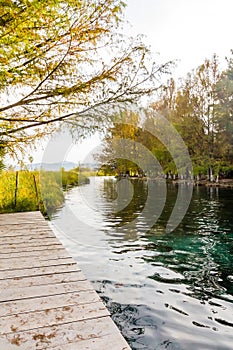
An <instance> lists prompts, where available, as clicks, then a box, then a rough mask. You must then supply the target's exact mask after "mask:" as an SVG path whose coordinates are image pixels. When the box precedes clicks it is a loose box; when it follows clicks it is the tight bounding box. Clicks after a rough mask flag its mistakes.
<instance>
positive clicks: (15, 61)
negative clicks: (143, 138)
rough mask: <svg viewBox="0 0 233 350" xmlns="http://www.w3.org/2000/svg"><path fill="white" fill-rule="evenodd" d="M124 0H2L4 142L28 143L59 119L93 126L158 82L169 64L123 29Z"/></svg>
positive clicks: (0, 118) (0, 128)
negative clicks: (158, 61)
mask: <svg viewBox="0 0 233 350" xmlns="http://www.w3.org/2000/svg"><path fill="white" fill-rule="evenodd" d="M124 6H125V3H124V2H123V1H121V0H82V1H79V0H64V1H60V0H41V1H37V0H31V1H29V0H5V1H1V3H0V14H1V15H0V101H1V102H0V123H1V124H0V141H1V146H2V147H7V149H11V148H12V149H14V146H15V145H17V148H19V147H20V145H23V146H24V144H25V142H27V141H31V140H32V139H34V138H37V137H40V136H42V135H45V134H46V133H51V131H52V130H54V129H57V128H59V127H60V126H61V122H63V123H62V124H64V122H66V123H67V124H70V126H71V127H73V128H74V129H77V127H78V128H79V130H80V129H81V130H82V131H83V130H90V129H93V128H95V127H98V126H99V123H101V122H103V121H106V120H108V119H109V118H110V117H111V116H112V115H113V114H114V112H115V111H116V109H117V108H119V107H120V106H121V105H122V104H127V103H132V102H136V101H137V99H138V98H139V97H140V96H141V95H143V94H146V93H150V92H151V91H153V90H154V89H155V88H158V85H159V84H158V77H159V74H160V73H163V72H166V71H167V69H168V66H169V64H165V65H162V66H158V65H156V64H154V63H151V62H149V61H148V50H147V48H146V47H145V46H144V45H143V44H142V43H141V41H140V40H139V39H137V40H131V41H130V40H125V39H124V38H122V35H120V34H119V33H118V29H119V26H120V24H121V23H122V11H123V8H124ZM148 63H149V65H148ZM155 80H157V84H155Z"/></svg>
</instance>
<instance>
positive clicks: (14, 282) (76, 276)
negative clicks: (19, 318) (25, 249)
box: [0, 271, 86, 316]
mask: <svg viewBox="0 0 233 350" xmlns="http://www.w3.org/2000/svg"><path fill="white" fill-rule="evenodd" d="M84 280H86V277H85V276H84V274H83V273H82V272H81V271H77V272H67V273H64V272H63V273H57V274H50V275H44V276H30V277H28V276H27V277H18V278H14V279H5V280H3V281H1V289H8V288H20V287H22V286H23V288H26V287H32V286H40V285H48V284H57V283H65V282H66V283H67V282H77V281H84ZM0 309H1V306H0ZM0 316H1V313H0Z"/></svg>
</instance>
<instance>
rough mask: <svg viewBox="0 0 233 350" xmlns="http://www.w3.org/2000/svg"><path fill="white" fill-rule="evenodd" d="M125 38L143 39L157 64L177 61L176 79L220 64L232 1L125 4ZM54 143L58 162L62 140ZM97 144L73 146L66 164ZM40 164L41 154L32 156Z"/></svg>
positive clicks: (230, 28)
mask: <svg viewBox="0 0 233 350" xmlns="http://www.w3.org/2000/svg"><path fill="white" fill-rule="evenodd" d="M127 4H128V7H127V8H126V11H125V17H126V20H128V21H129V22H130V23H131V26H127V34H129V35H132V36H136V35H137V34H144V35H146V38H145V42H146V44H148V45H150V47H151V50H152V51H153V52H155V53H160V56H159V57H160V58H159V59H160V61H161V62H165V61H169V60H174V59H178V60H179V61H178V62H177V64H178V67H177V69H176V71H175V72H174V74H175V77H181V76H185V74H186V73H187V72H189V71H190V70H191V69H193V68H196V67H197V66H198V65H200V64H202V63H203V61H204V59H205V58H211V56H212V55H213V53H216V54H217V55H218V56H219V57H220V59H221V61H222V62H224V58H225V56H230V49H231V48H233V40H232V34H233V19H232V18H233V0H127ZM56 142H57V144H56V143H55V146H54V148H55V149H56V150H57V152H56V154H57V158H58V159H56V158H54V162H57V161H59V159H60V158H59V154H60V152H59V147H62V143H61V139H60V138H59V139H58V140H57V141H56ZM99 143H100V140H99V138H98V137H97V136H94V137H92V138H91V139H88V140H86V141H85V142H83V143H82V144H80V145H79V146H78V147H77V146H72V145H71V147H70V148H69V151H68V152H67V154H66V159H65V160H67V161H74V162H76V163H77V162H78V161H82V160H83V159H84V158H85V156H86V154H87V153H88V152H89V151H90V150H91V149H92V148H94V147H96V146H97V145H98V144H99ZM33 157H34V162H35V163H36V162H40V161H41V159H42V152H41V151H39V152H37V153H34V154H33Z"/></svg>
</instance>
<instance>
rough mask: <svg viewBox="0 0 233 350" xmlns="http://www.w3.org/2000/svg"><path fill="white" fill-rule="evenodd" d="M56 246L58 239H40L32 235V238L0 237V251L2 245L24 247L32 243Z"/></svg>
mask: <svg viewBox="0 0 233 350" xmlns="http://www.w3.org/2000/svg"><path fill="white" fill-rule="evenodd" d="M45 242H46V243H47V244H56V243H58V242H59V241H58V239H57V238H56V237H55V236H54V237H52V236H51V237H48V238H44V237H43V238H38V237H36V236H33V235H30V236H25V237H24V238H23V237H21V236H20V237H15V238H14V237H0V250H1V245H15V244H22V245H24V244H25V243H27V244H28V243H31V244H34V245H37V244H45Z"/></svg>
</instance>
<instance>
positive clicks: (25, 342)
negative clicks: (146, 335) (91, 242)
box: [0, 212, 130, 350]
mask: <svg viewBox="0 0 233 350" xmlns="http://www.w3.org/2000/svg"><path fill="white" fill-rule="evenodd" d="M8 349H9V350H10V349H22V350H33V349H53V350H62V349H64V350H83V349H90V350H97V349H98V350H123V349H124V350H128V349H130V347H129V345H128V344H127V343H126V341H125V339H124V338H123V336H122V335H121V334H120V331H119V330H118V328H117V327H116V325H115V324H114V322H113V321H112V320H111V318H110V314H109V312H108V310H107V309H106V307H105V306H104V304H103V303H102V301H101V300H100V298H99V296H98V294H97V293H96V291H94V289H93V287H92V285H91V284H90V282H88V281H87V279H86V278H85V276H84V275H83V273H82V271H80V269H79V267H78V265H77V263H76V262H75V261H74V259H73V258H71V257H70V256H69V254H68V252H67V251H66V250H65V248H64V247H63V246H62V244H61V243H60V242H59V240H58V239H57V238H56V237H55V234H54V233H53V231H52V230H51V228H50V227H49V226H48V224H47V223H46V221H45V220H44V218H43V216H42V215H41V213H40V212H27V213H14V214H1V215H0V350H8Z"/></svg>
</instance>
